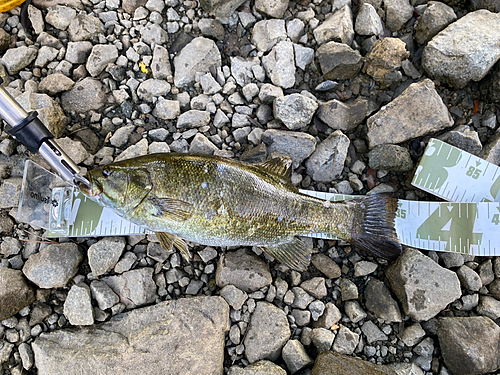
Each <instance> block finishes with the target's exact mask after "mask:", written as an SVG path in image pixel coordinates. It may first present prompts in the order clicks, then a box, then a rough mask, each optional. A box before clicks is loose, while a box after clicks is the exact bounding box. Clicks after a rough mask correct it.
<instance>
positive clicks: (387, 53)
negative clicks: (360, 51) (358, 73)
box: [363, 38, 410, 88]
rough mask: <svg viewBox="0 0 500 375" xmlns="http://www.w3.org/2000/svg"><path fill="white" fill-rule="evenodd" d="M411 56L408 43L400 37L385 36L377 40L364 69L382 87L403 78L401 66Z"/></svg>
mask: <svg viewBox="0 0 500 375" xmlns="http://www.w3.org/2000/svg"><path fill="white" fill-rule="evenodd" d="M409 56H410V53H409V52H408V51H407V50H406V44H405V43H404V42H403V41H402V40H401V39H398V38H384V39H382V40H380V41H378V42H376V43H375V44H374V45H373V47H372V49H371V51H370V52H369V53H368V54H367V55H366V58H365V60H366V62H365V65H364V67H363V71H364V72H366V73H367V74H368V75H370V76H371V77H373V79H374V80H375V81H376V82H377V83H379V85H380V86H381V87H382V88H386V87H388V86H390V85H391V84H393V83H395V82H399V81H400V80H401V78H402V75H401V73H400V72H399V68H401V64H402V62H403V61H404V60H406V59H407V58H408V57H409Z"/></svg>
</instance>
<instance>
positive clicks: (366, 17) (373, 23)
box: [354, 2, 384, 36]
mask: <svg viewBox="0 0 500 375" xmlns="http://www.w3.org/2000/svg"><path fill="white" fill-rule="evenodd" d="M354 30H355V31H356V33H358V34H359V35H367V36H370V35H375V36H378V35H380V34H382V33H383V31H384V26H383V25H382V20H381V19H380V16H379V15H378V14H377V11H376V10H375V8H374V7H373V5H371V4H370V3H368V2H363V3H362V4H361V7H360V8H359V11H358V15H357V16H356V23H355V25H354Z"/></svg>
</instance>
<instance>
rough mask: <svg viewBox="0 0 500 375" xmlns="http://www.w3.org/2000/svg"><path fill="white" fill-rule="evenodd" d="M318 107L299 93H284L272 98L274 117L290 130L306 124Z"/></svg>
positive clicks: (314, 102)
mask: <svg viewBox="0 0 500 375" xmlns="http://www.w3.org/2000/svg"><path fill="white" fill-rule="evenodd" d="M317 108H318V103H316V101H315V100H312V99H311V98H308V97H307V96H304V95H301V94H291V95H285V96H282V97H279V98H276V99H275V100H274V104H273V111H274V117H275V118H276V119H278V120H280V121H281V122H283V124H285V126H286V127H287V128H288V129H290V130H298V129H301V128H304V127H305V126H307V125H308V124H309V123H310V122H311V120H312V117H313V115H314V113H315V112H316V109H317Z"/></svg>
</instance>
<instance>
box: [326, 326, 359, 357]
mask: <svg viewBox="0 0 500 375" xmlns="http://www.w3.org/2000/svg"><path fill="white" fill-rule="evenodd" d="M358 343H359V335H358V334H357V333H355V332H352V331H351V330H350V329H349V328H347V327H345V326H342V325H341V326H340V328H339V330H338V332H337V335H336V336H335V341H334V342H333V346H332V350H333V351H334V352H336V353H340V354H347V355H351V354H353V353H354V350H355V349H356V347H357V346H358Z"/></svg>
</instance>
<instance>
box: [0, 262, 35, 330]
mask: <svg viewBox="0 0 500 375" xmlns="http://www.w3.org/2000/svg"><path fill="white" fill-rule="evenodd" d="M0 300H1V301H2V304H1V305H0V321H1V320H4V319H7V318H10V317H11V316H12V315H14V314H17V313H18V312H19V311H20V310H21V309H23V308H24V307H26V306H29V305H30V304H31V303H32V302H33V301H34V300H35V293H34V291H33V289H32V288H31V286H30V285H29V284H28V283H27V282H26V279H25V278H24V276H23V273H22V272H21V271H18V270H13V269H11V268H6V267H1V268H0Z"/></svg>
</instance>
